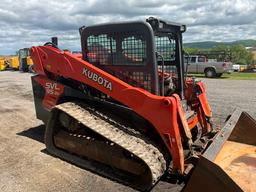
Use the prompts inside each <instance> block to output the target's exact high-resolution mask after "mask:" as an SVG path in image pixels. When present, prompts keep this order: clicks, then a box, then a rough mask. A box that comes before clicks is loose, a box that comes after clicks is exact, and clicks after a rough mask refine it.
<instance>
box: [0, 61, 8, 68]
mask: <svg viewBox="0 0 256 192" xmlns="http://www.w3.org/2000/svg"><path fill="white" fill-rule="evenodd" d="M6 67H7V64H6V60H5V59H4V58H0V71H3V70H5V69H6Z"/></svg>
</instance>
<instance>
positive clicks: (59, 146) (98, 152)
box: [45, 102, 169, 190]
mask: <svg viewBox="0 0 256 192" xmlns="http://www.w3.org/2000/svg"><path fill="white" fill-rule="evenodd" d="M45 140H46V146H47V149H48V150H49V151H50V153H52V154H54V155H56V156H59V157H61V158H63V159H65V160H67V161H71V162H72V163H74V164H77V165H79V166H81V167H84V168H87V169H89V170H92V171H96V172H98V173H100V174H102V175H105V176H107V177H110V178H113V179H115V180H118V181H120V182H122V183H126V184H129V185H130V186H132V187H134V188H136V189H139V190H148V189H150V188H151V187H152V186H154V185H155V184H156V182H157V181H158V180H159V179H160V177H161V176H162V175H163V174H164V173H165V171H166V167H167V166H168V163H169V162H168V161H167V160H166V159H165V157H164V155H163V154H162V153H161V152H160V151H159V150H158V148H157V147H156V146H155V145H154V143H152V142H151V141H149V140H148V139H147V138H146V137H145V136H143V135H142V134H141V133H139V132H138V131H136V130H134V129H132V128H130V127H127V125H125V124H123V123H121V122H120V121H119V120H118V119H114V118H113V116H107V114H104V113H101V112H99V111H97V110H96V109H94V108H92V107H88V106H86V105H81V104H78V103H72V102H68V103H64V104H61V105H57V106H56V107H55V108H54V109H53V112H52V117H51V118H50V121H49V123H48V125H47V129H46V138H45ZM93 164H95V165H96V164H97V166H95V165H93ZM99 164H100V165H99ZM113 169H114V171H113Z"/></svg>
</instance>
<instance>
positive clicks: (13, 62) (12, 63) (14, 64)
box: [9, 56, 19, 70]
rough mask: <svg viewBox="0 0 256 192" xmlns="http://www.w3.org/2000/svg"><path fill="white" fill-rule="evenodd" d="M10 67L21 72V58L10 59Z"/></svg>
mask: <svg viewBox="0 0 256 192" xmlns="http://www.w3.org/2000/svg"><path fill="white" fill-rule="evenodd" d="M9 66H10V68H12V69H14V70H19V57H18V56H14V57H11V58H10V59H9Z"/></svg>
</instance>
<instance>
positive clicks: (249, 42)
mask: <svg viewBox="0 0 256 192" xmlns="http://www.w3.org/2000/svg"><path fill="white" fill-rule="evenodd" d="M218 45H243V46H245V47H256V40H253V39H246V40H238V41H232V42H217V41H203V42H193V43H184V47H186V48H197V49H209V48H213V47H216V46H218Z"/></svg>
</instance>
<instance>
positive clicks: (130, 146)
mask: <svg viewBox="0 0 256 192" xmlns="http://www.w3.org/2000/svg"><path fill="white" fill-rule="evenodd" d="M55 108H58V109H59V110H61V111H63V112H65V113H67V114H69V115H70V116H71V117H73V118H74V119H76V120H77V121H79V122H80V123H82V124H83V125H85V126H86V127H88V128H89V129H91V130H93V131H94V132H96V133H98V134H99V135H102V136H103V137H105V138H106V139H108V140H110V141H112V142H113V143H115V144H117V145H119V146H121V147H122V148H124V149H126V150H127V151H129V152H130V153H132V154H134V155H136V156H137V157H139V158H140V159H141V160H143V161H144V162H145V164H146V165H147V166H148V168H149V170H150V172H151V175H152V186H153V185H154V184H155V183H156V182H157V181H158V180H159V179H160V177H161V176H162V175H163V174H164V172H165V171H166V161H165V158H164V156H163V154H162V153H161V152H160V151H159V150H158V149H157V148H156V147H155V146H154V144H153V143H152V142H150V141H149V140H147V138H145V137H144V136H143V135H142V134H140V133H139V132H137V131H135V130H134V129H131V128H128V127H125V128H124V125H121V124H120V123H118V122H116V121H115V120H113V119H111V118H109V117H108V116H106V115H105V114H102V113H100V112H99V111H96V109H94V108H91V107H85V106H83V105H82V104H79V103H73V102H67V103H63V104H60V105H57V106H55Z"/></svg>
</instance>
